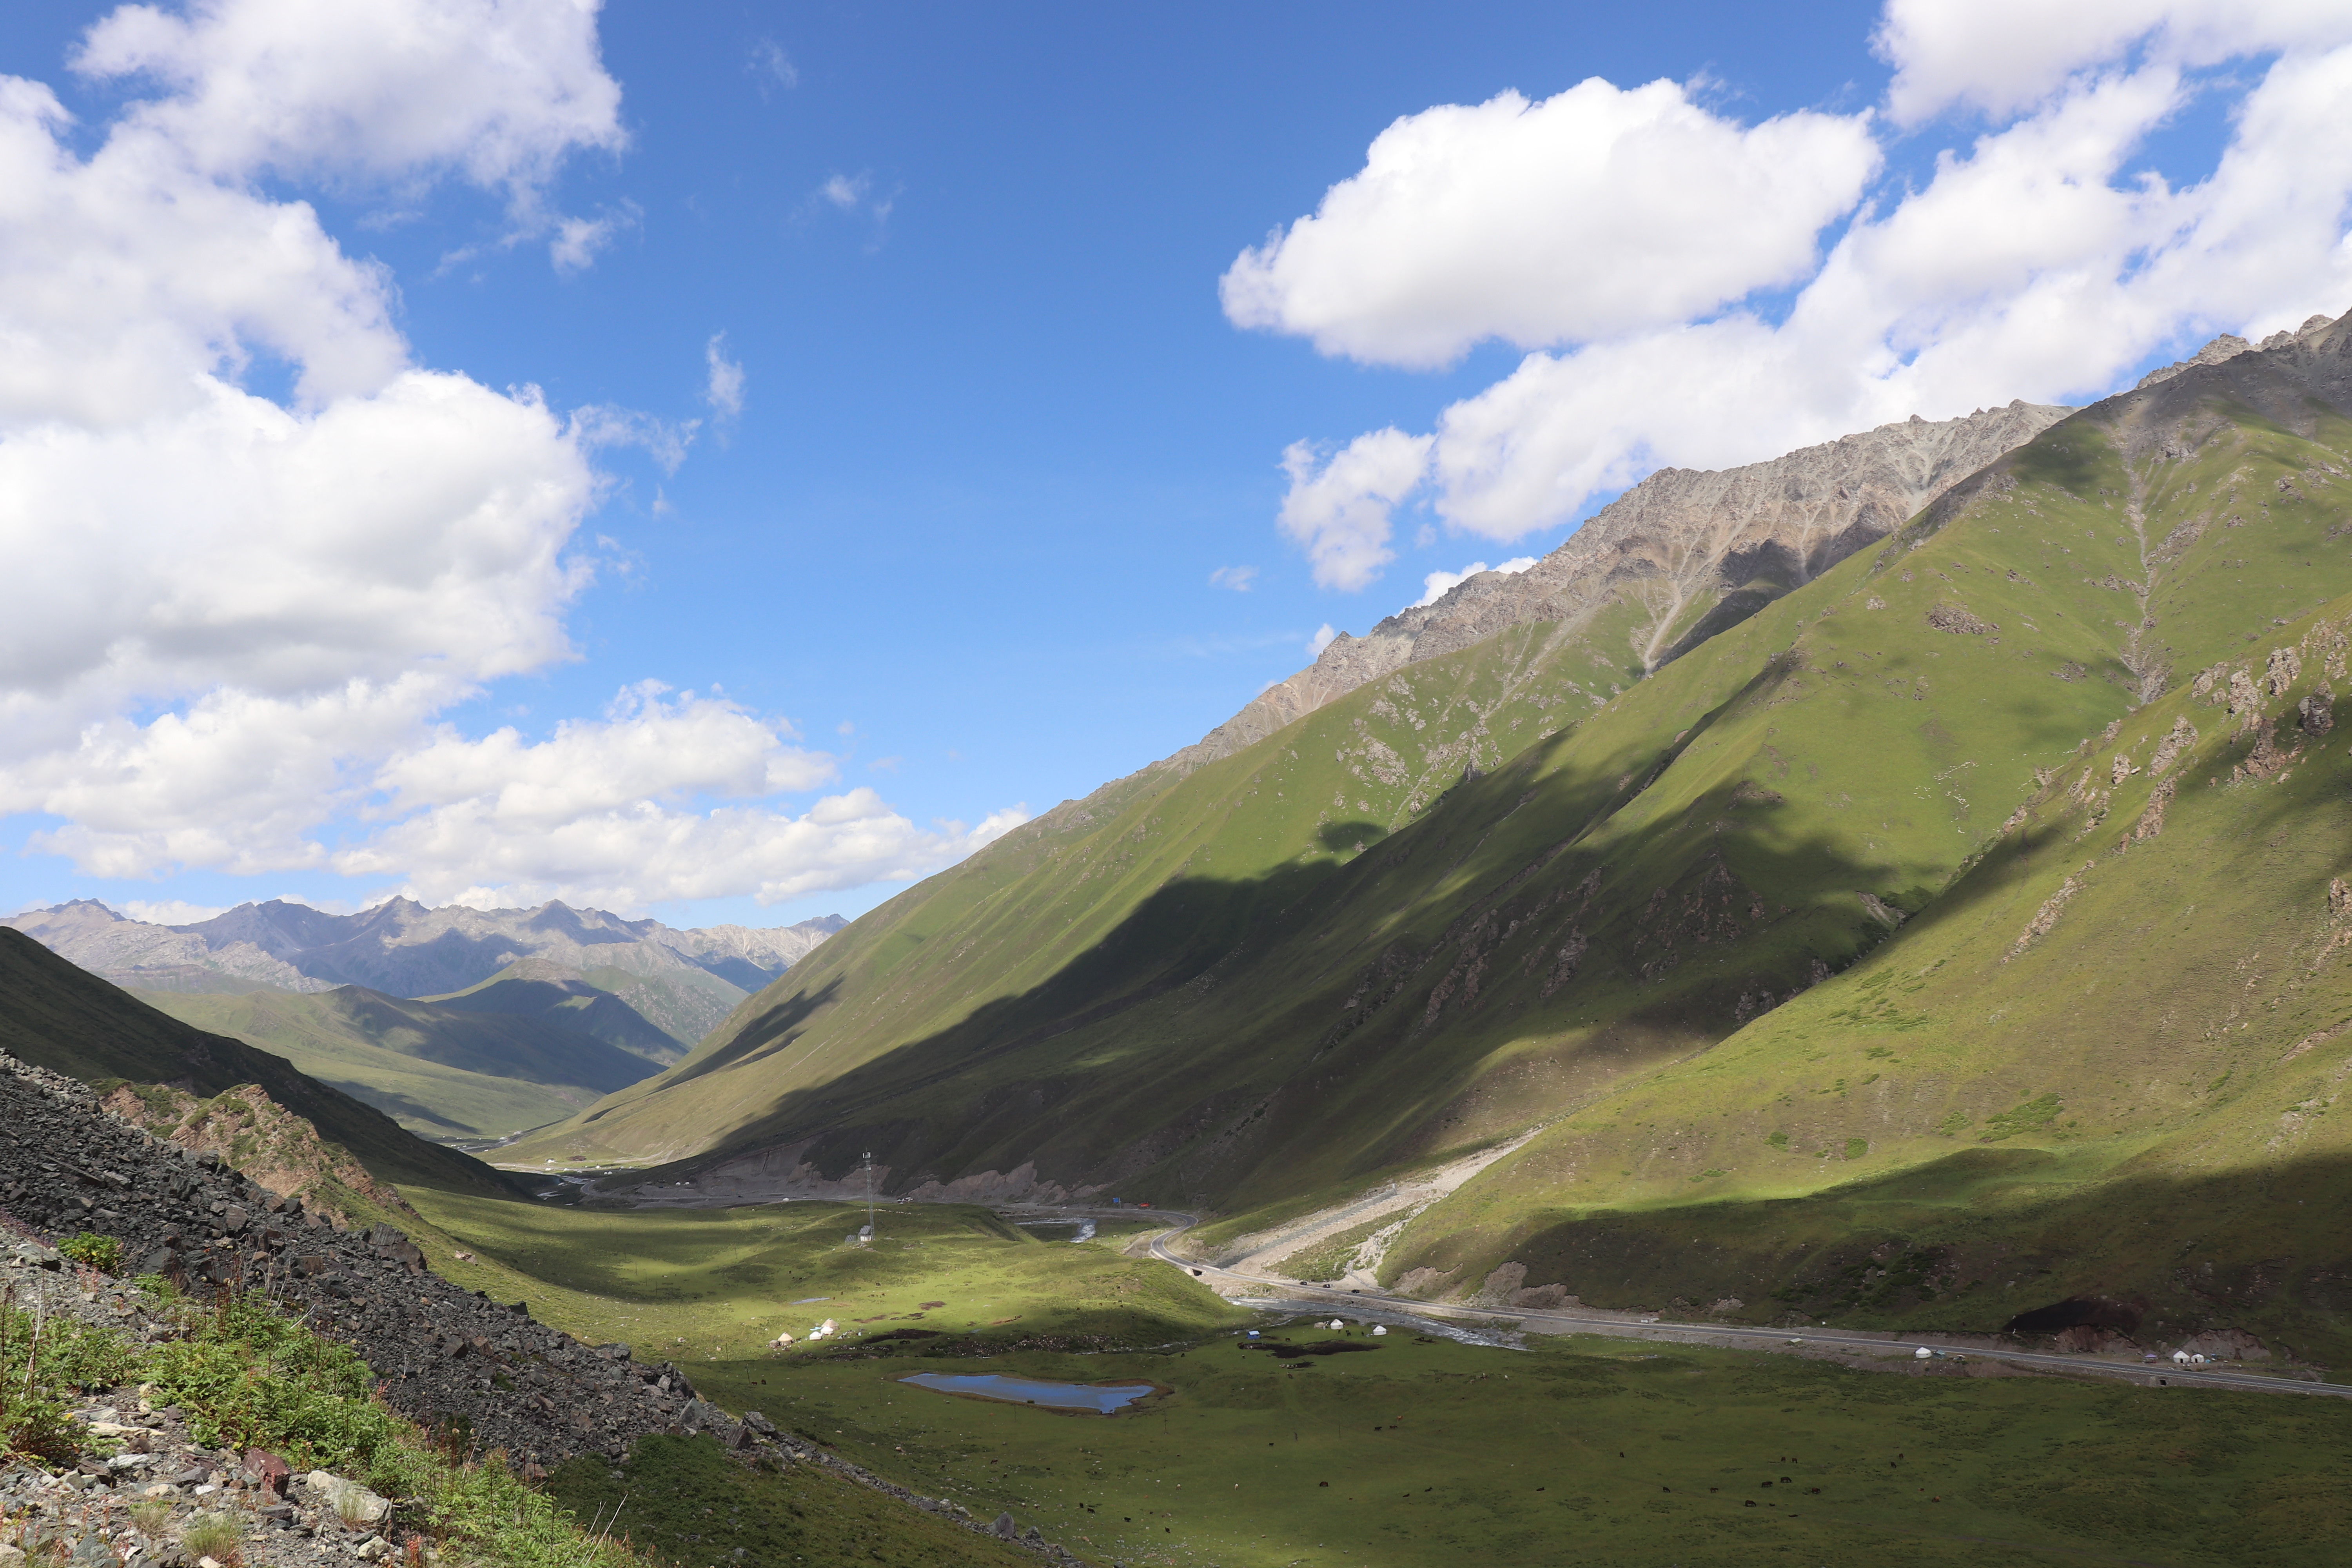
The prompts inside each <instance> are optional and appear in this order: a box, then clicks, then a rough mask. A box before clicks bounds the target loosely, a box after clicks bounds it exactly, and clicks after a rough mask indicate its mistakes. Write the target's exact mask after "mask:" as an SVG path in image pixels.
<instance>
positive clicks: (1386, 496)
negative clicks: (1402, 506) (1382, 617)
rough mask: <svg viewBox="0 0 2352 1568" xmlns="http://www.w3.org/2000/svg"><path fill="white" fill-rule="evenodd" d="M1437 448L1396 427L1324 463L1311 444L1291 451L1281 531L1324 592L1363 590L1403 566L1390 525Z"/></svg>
mask: <svg viewBox="0 0 2352 1568" xmlns="http://www.w3.org/2000/svg"><path fill="white" fill-rule="evenodd" d="M1431 444H1432V443H1431V438H1430V437H1427V436H1408V435H1406V434H1405V433H1404V432H1403V431H1402V430H1399V429H1396V428H1394V427H1393V426H1391V427H1390V428H1389V429H1386V430H1375V431H1373V432H1371V433H1370V435H1365V436H1359V437H1356V438H1355V439H1354V440H1353V441H1350V442H1349V443H1348V445H1347V446H1346V447H1342V448H1341V449H1339V451H1337V452H1334V453H1332V454H1331V455H1330V456H1328V457H1327V458H1323V459H1322V460H1321V461H1319V462H1318V460H1317V458H1316V452H1315V448H1314V447H1311V446H1310V445H1308V444H1307V442H1305V441H1294V442H1292V443H1291V445H1290V446H1289V447H1287V448H1286V449H1285V450H1284V452H1283V454H1282V468H1283V471H1284V472H1285V473H1286V474H1288V475H1289V476H1290V489H1289V493H1288V494H1286V495H1285V496H1284V497H1283V500H1282V517H1281V523H1282V531H1283V532H1284V533H1286V534H1287V535H1288V536H1289V537H1290V538H1291V539H1292V540H1294V541H1296V542H1297V543H1298V544H1299V545H1301V546H1302V547H1304V548H1305V550H1306V552H1307V561H1308V563H1310V564H1311V565H1312V566H1313V567H1314V571H1315V581H1316V583H1317V584H1318V585H1320V586H1322V587H1326V588H1340V589H1345V590H1349V591H1352V590H1354V589H1357V588H1361V587H1364V586H1365V585H1367V584H1370V583H1371V582H1372V581H1373V580H1374V579H1375V578H1377V577H1378V576H1379V575H1380V574H1381V567H1383V566H1386V565H1387V564H1388V563H1390V562H1391V561H1393V560H1395V559H1396V552H1395V551H1393V550H1391V549H1390V548H1389V547H1388V543H1389V531H1390V530H1389V517H1390V514H1391V512H1393V511H1394V510H1396V506H1397V503H1398V502H1399V501H1401V500H1404V498H1405V497H1406V496H1408V495H1411V494H1412V492H1413V491H1414V490H1415V489H1418V488H1420V485H1421V480H1422V475H1423V473H1424V472H1425V471H1426V470H1427V468H1428V466H1429V448H1430V447H1431Z"/></svg>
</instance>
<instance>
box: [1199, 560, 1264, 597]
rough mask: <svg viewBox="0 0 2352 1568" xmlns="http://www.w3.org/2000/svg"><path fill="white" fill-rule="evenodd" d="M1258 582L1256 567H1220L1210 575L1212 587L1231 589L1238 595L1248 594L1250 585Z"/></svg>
mask: <svg viewBox="0 0 2352 1568" xmlns="http://www.w3.org/2000/svg"><path fill="white" fill-rule="evenodd" d="M1256 581H1257V568H1256V567H1255V566H1220V567H1218V568H1217V569H1216V570H1215V571H1214V572H1212V573H1210V574H1209V585H1210V586H1211V587H1213V588H1231V589H1232V590H1233V591H1234V593H1236V594H1246V593H1248V592H1249V591H1250V584H1252V583H1255V582H1256Z"/></svg>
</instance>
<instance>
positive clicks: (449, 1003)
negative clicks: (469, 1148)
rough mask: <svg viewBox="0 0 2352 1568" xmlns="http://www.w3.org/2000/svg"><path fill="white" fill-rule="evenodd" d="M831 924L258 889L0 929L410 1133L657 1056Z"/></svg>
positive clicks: (91, 908)
mask: <svg viewBox="0 0 2352 1568" xmlns="http://www.w3.org/2000/svg"><path fill="white" fill-rule="evenodd" d="M843 923H844V922H843V921H842V920H841V918H840V917H839V916H835V915H829V916H825V917H824V918H822V919H818V920H813V921H803V922H801V923H800V924H798V925H794V926H787V927H782V928H778V929H775V930H771V931H760V930H753V929H751V928H747V927H743V926H732V925H730V926H718V927H711V928H708V929H704V930H697V931H678V930H674V929H672V928H670V927H668V926H666V925H663V924H662V923H661V922H660V921H651V920H646V921H625V920H623V919H621V918H620V917H618V916H616V915H612V914H608V913H605V912H604V911H602V910H573V909H571V908H569V907H567V906H565V905H563V904H561V903H549V904H546V905H543V906H541V908H538V909H535V910H472V909H463V908H448V909H441V910H428V909H425V907H423V906H422V905H419V904H416V903H414V902H411V901H409V900H398V899H395V900H391V901H390V902H388V903H384V904H381V905H378V906H377V907H375V908H374V909H372V910H366V911H364V912H363V913H361V914H357V915H335V914H330V913H327V912H326V911H324V910H314V909H311V908H310V907H309V906H307V905H302V904H295V903H288V902H284V901H280V900H272V901H270V902H268V903H261V904H244V905H240V906H238V907H237V908H236V909H234V910H228V911H227V912H226V913H225V914H222V915H219V916H216V917H215V918H213V919H211V920H208V921H200V922H196V923H194V924H188V925H179V926H165V925H157V924H152V923H149V922H145V921H134V920H129V919H125V918H124V917H123V916H121V915H120V914H118V913H116V912H115V911H114V910H110V909H108V908H107V907H106V906H105V905H103V904H100V903H98V902H95V901H93V900H74V901H72V902H69V903H65V904H59V905H57V906H55V907H54V908H51V909H46V910H26V911H25V912H24V913H22V914H18V915H16V916H14V917H12V918H10V919H8V920H6V921H0V925H7V926H12V927H14V928H16V930H18V931H23V932H24V933H25V934H26V935H27V936H30V937H32V938H33V939H35V940H36V941H38V942H41V943H42V944H43V945H45V946H47V947H48V948H49V949H50V950H51V951H53V952H58V953H59V954H60V955H62V956H64V957H66V958H68V959H69V960H71V961H72V962H73V963H76V964H79V966H80V967H81V968H83V969H85V970H88V971H89V972H90V973H95V974H98V975H100V976H103V977H105V978H107V979H109V980H111V981H114V982H115V983H117V984H121V985H122V986H124V987H126V988H128V989H130V990H131V992H132V994H134V995H136V996H138V997H140V998H141V999H142V1000H143V1001H145V1002H146V1003H147V1004H149V1005H152V1006H153V1007H155V1008H157V1009H159V1010H161V1011H163V1012H164V1013H167V1014H170V1015H171V1016H174V1017H176V1018H179V1019H180V1020H182V1021H183V1022H185V1023H189V1024H193V1025H194V1026H198V1027H199V1028H202V1029H205V1030H206V1031H209V1032H212V1033H215V1034H219V1035H226V1036H233V1037H236V1038H238V1039H241V1040H243V1041H245V1042H247V1044H250V1045H254V1046H257V1047H262V1048H264V1049H266V1050H269V1051H272V1052H275V1053H278V1055H280V1056H282V1057H284V1058H286V1059H287V1060H288V1061H289V1063H290V1064H291V1065H292V1066H293V1067H294V1068H298V1069H299V1070H300V1071H302V1072H304V1073H306V1074H308V1075H310V1077H312V1078H314V1079H318V1080H319V1081H320V1082H321V1083H325V1084H329V1085H331V1086H333V1087H335V1088H337V1089H341V1090H342V1091H343V1092H345V1093H348V1094H351V1095H352V1096H354V1097H356V1098H358V1099H359V1100H362V1101H364V1102H366V1103H367V1104H369V1105H372V1106H373V1107H375V1108H376V1109H377V1110H382V1111H383V1112H385V1113H386V1114H388V1115H390V1116H392V1117H394V1118H395V1119H396V1120H397V1121H400V1123H401V1124H402V1125H403V1126H404V1127H406V1128H408V1129H409V1130H410V1131H414V1132H417V1133H419V1134H422V1135H424V1136H426V1137H431V1138H440V1139H452V1140H481V1139H493V1138H498V1137H502V1136H505V1135H507V1134H509V1133H513V1132H516V1131H521V1130H524V1129H526V1128H530V1127H535V1126H539V1125H541V1124H542V1123H545V1122H548V1121H555V1120H558V1119H560V1118H562V1117H564V1116H566V1115H569V1114H571V1113H572V1111H574V1110H579V1109H582V1108H583V1107H584V1106H587V1105H589V1104H592V1103H593V1102H594V1101H595V1100H597V1099H598V1098H599V1097H601V1096H602V1095H604V1093H606V1092H608V1091H610V1090H613V1089H620V1088H623V1087H625V1086H626V1085H629V1084H631V1083H635V1082H636V1081H638V1080H639V1079H644V1078H646V1077H648V1076H650V1075H651V1074H652V1073H654V1072H655V1071H656V1070H658V1069H659V1068H662V1067H665V1066H667V1065H668V1064H669V1063H671V1062H674V1061H676V1060H677V1059H678V1058H680V1057H681V1056H683V1055H684V1054H685V1053H686V1051H687V1050H688V1048H689V1047H692V1046H693V1045H694V1044H695V1042H696V1041H698V1040H699V1039H700V1038H701V1037H702V1036H703V1034H705V1033H707V1032H708V1031H709V1028H710V1027H711V1026H713V1025H714V1024H716V1023H717V1022H719V1020H720V1019H721V1018H723V1017H725V1016H727V1014H728V1012H729V1010H730V1008H732V1007H733V1006H734V1005H737V1004H738V1003H740V1002H741V1001H742V1000H743V998H744V997H745V996H746V995H747V994H750V993H751V992H752V991H756V990H758V989H759V988H760V987H761V986H763V985H765V984H769V983H770V982H772V980H774V979H775V978H776V977H777V976H779V975H781V974H782V973H783V972H784V971H785V970H786V969H788V968H789V967H790V966H791V965H792V964H793V963H795V962H797V961H798V960H800V959H801V958H802V957H803V956H804V955H805V954H806V953H808V952H810V951H811V950H812V949H813V948H814V947H815V945H816V944H817V943H819V942H823V941H824V939H825V938H826V937H827V936H828V935H830V934H831V933H832V932H833V931H837V930H839V929H840V927H841V926H842V924H843Z"/></svg>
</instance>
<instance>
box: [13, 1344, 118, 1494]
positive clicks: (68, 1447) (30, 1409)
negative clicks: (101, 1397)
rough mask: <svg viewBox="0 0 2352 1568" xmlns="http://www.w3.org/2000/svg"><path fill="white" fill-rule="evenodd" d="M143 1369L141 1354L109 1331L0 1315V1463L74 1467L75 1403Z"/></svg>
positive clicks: (75, 1447)
mask: <svg viewBox="0 0 2352 1568" xmlns="http://www.w3.org/2000/svg"><path fill="white" fill-rule="evenodd" d="M36 1347H37V1348H36ZM28 1358H31V1359H32V1360H33V1364H32V1365H31V1366H30V1367H29V1368H28V1367H27V1366H26V1360H27V1359H28ZM138 1365H139V1352H138V1350H137V1347H135V1346H133V1345H132V1344H131V1342H129V1341H128V1340H126V1339H124V1338H123V1337H122V1336H121V1334H119V1333H117V1332H115V1331H113V1330H112V1329H103V1328H100V1327H98V1326H97V1325H95V1324H92V1323H84V1322H80V1321H76V1320H74V1319H71V1318H57V1317H51V1318H47V1319H46V1320H44V1321H40V1322H39V1323H38V1324H36V1322H35V1321H34V1318H33V1315H32V1314H31V1313H30V1312H24V1311H19V1310H16V1308H14V1307H5V1308H0V1458H5V1457H6V1456H9V1455H24V1456H26V1457H28V1458H39V1459H46V1460H48V1461H50V1462H52V1463H62V1462H64V1461H66V1460H69V1459H71V1458H73V1457H74V1455H75V1453H76V1452H77V1438H78V1436H79V1429H78V1428H77V1427H76V1426H74V1424H73V1422H72V1420H71V1418H70V1416H69V1415H68V1412H69V1411H70V1410H71V1408H72V1405H73V1402H74V1397H75V1395H77V1394H79V1393H80V1392H81V1391H82V1390H83V1389H86V1388H104V1387H111V1386H113V1385H114V1384H118V1383H121V1382H122V1381H123V1380H124V1379H126V1378H128V1377H129V1376H130V1375H131V1373H133V1372H134V1371H136V1370H137V1368H138Z"/></svg>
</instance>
